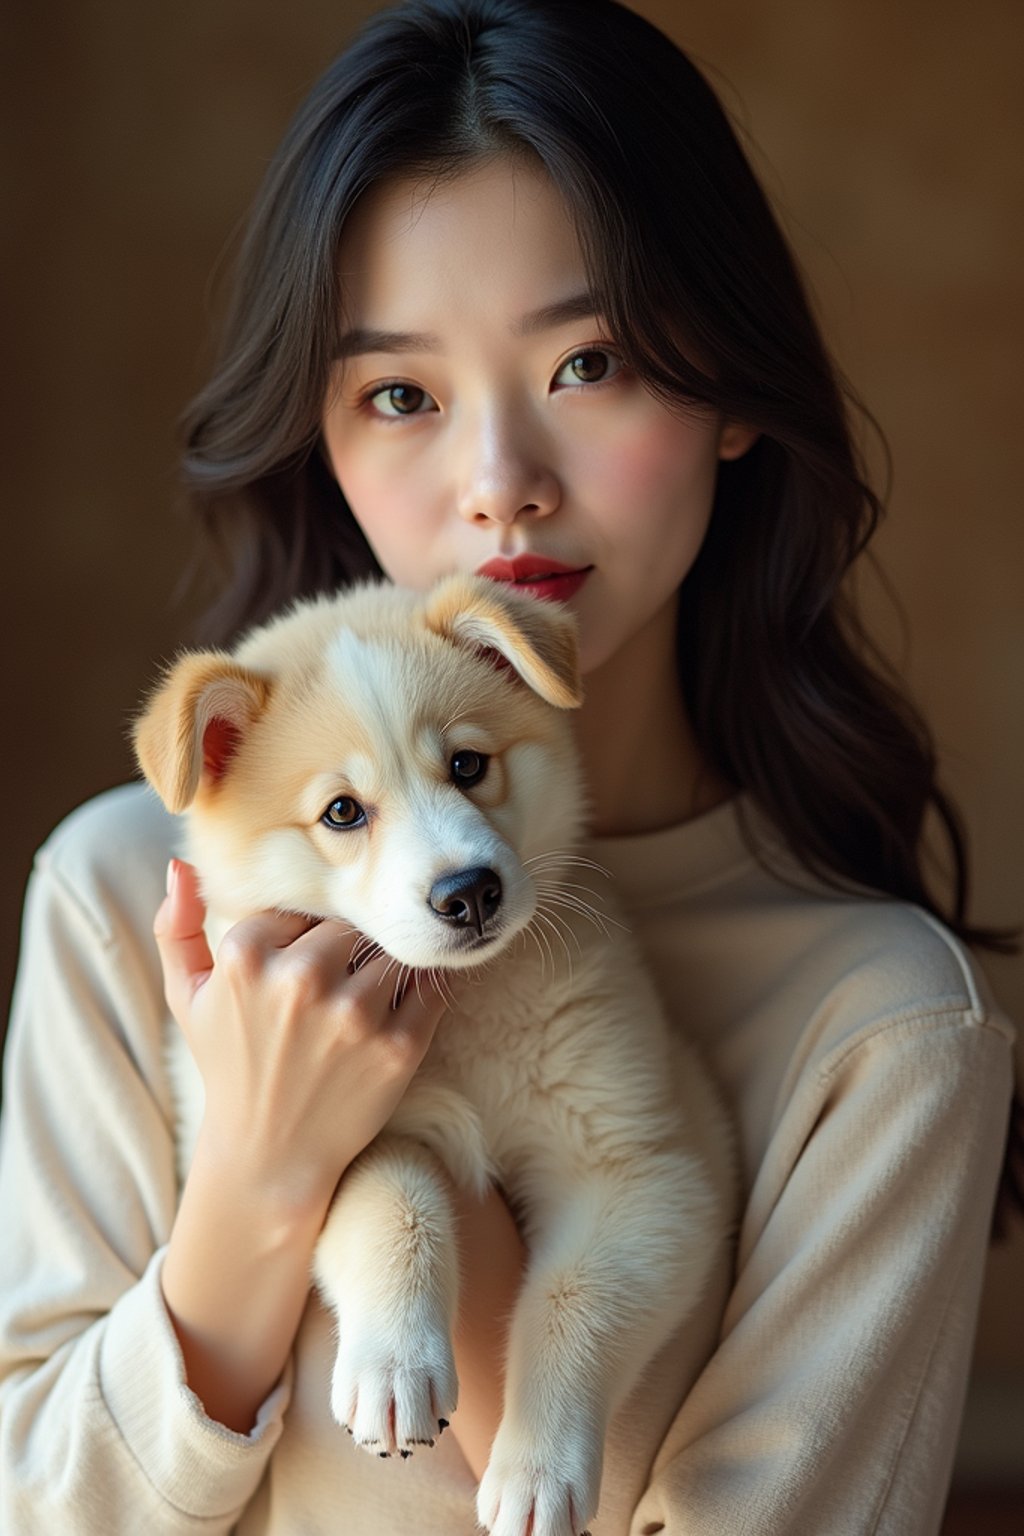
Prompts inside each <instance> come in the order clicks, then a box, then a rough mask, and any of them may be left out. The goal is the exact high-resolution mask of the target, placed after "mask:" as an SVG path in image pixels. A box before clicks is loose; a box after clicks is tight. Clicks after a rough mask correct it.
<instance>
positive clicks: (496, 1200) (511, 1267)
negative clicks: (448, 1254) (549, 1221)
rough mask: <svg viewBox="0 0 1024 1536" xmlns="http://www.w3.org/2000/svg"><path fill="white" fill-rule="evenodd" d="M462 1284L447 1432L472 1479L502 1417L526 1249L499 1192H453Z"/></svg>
mask: <svg viewBox="0 0 1024 1536" xmlns="http://www.w3.org/2000/svg"><path fill="white" fill-rule="evenodd" d="M455 1203H456V1211H457V1214H458V1218H459V1256H460V1266H461V1283H460V1294H459V1315H458V1320H457V1323H456V1327H455V1334H454V1340H453V1343H454V1349H455V1368H456V1371H457V1373H458V1378H459V1407H458V1412H457V1413H456V1414H455V1415H454V1417H453V1419H452V1433H453V1434H454V1435H455V1436H456V1438H457V1440H458V1442H459V1447H460V1449H461V1451H462V1454H463V1455H464V1456H465V1458H466V1460H467V1462H468V1463H469V1465H470V1467H471V1468H472V1470H473V1473H474V1475H475V1476H476V1477H477V1478H480V1477H482V1476H483V1472H484V1468H485V1467H486V1465H487V1461H488V1458H489V1457H490V1453H491V1445H492V1443H493V1440H494V1437H495V1435H496V1434H497V1431H498V1425H499V1424H500V1423H501V1415H502V1408H503V1401H504V1386H505V1350H506V1345H507V1341H508V1324H509V1320H510V1318H511V1316H512V1311H513V1308H514V1307H515V1303H516V1298H517V1296H518V1295H519V1288H520V1285H521V1283H522V1276H523V1269H524V1266H525V1262H526V1249H525V1247H524V1245H523V1241H522V1238H521V1237H520V1236H519V1231H518V1228H517V1227H516V1224H515V1221H514V1220H513V1218H512V1214H511V1212H510V1211H509V1208H508V1206H507V1204H506V1203H505V1199H504V1197H503V1196H502V1195H501V1194H500V1193H499V1191H498V1190H496V1189H492V1190H490V1191H489V1193H488V1194H487V1196H486V1197H485V1198H484V1200H483V1201H482V1202H481V1201H479V1200H477V1199H476V1197H475V1196H474V1195H472V1194H467V1193H465V1192H457V1193H456V1196H455Z"/></svg>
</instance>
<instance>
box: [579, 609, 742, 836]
mask: <svg viewBox="0 0 1024 1536" xmlns="http://www.w3.org/2000/svg"><path fill="white" fill-rule="evenodd" d="M675 628H676V609H675V604H674V603H671V604H667V605H666V607H665V608H664V609H662V610H661V611H660V612H659V613H657V614H655V615H654V617H653V618H652V619H651V621H650V622H649V623H648V625H647V626H646V627H645V628H644V629H643V630H641V631H640V632H639V633H638V634H637V635H635V636H633V638H632V639H631V640H629V641H628V642H627V643H626V644H625V645H624V646H623V647H622V648H621V649H620V650H618V651H617V652H616V653H615V655H614V656H612V657H611V658H610V659H609V660H608V661H606V662H604V663H603V664H602V665H601V666H600V667H597V668H595V670H594V671H592V672H590V673H588V674H587V676H586V678H585V679H584V690H585V699H584V703H583V706H582V708H581V709H580V710H579V711H578V713H577V714H576V715H575V717H574V724H575V728H576V742H577V746H578V748H579V751H580V754H581V757H582V761H583V770H584V774H585V777H586V781H587V789H588V792H589V803H590V812H591V813H590V816H589V818H588V829H589V831H590V833H591V834H592V835H593V836H596V837H614V836H620V837H621V836H627V835H629V834H636V833H641V832H659V831H662V830H664V829H665V828H666V827H672V826H677V825H678V824H679V823H680V822H684V821H690V820H692V819H693V818H694V817H696V816H700V815H703V813H704V812H705V811H709V810H711V809H712V808H713V807H714V806H716V805H718V804H720V802H721V801H723V800H725V799H727V798H728V797H729V795H730V793H731V790H730V787H729V785H728V784H727V783H725V781H724V780H722V779H721V778H719V777H718V775H717V774H716V773H715V772H714V770H713V769H712V768H711V766H710V764H708V763H707V762H706V761H705V759H704V756H703V754H702V752H701V751H700V748H699V746H698V744H697V741H696V739H695V737H694V734H693V731H692V728H691V726H690V721H689V717H688V715H687V712H686V707H685V705H684V703H683V697H682V690H681V688H680V686H679V676H678V666H677V662H676V647H675Z"/></svg>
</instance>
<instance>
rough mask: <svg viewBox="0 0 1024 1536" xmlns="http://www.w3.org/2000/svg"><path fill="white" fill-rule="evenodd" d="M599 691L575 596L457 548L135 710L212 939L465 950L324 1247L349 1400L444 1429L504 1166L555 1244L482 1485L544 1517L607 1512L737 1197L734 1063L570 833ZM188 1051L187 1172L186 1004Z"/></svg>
mask: <svg viewBox="0 0 1024 1536" xmlns="http://www.w3.org/2000/svg"><path fill="white" fill-rule="evenodd" d="M580 699H581V693H580V681H579V675H578V663H577V654H576V638H575V626H574V622H573V620H572V617H571V615H570V614H569V613H568V611H567V610H565V609H563V608H562V607H561V606H560V605H557V604H551V603H545V602H541V601H538V600H536V599H535V598H533V597H531V596H529V595H527V594H524V593H519V592H516V591H514V590H512V589H510V588H507V587H503V586H499V585H496V584H494V583H491V582H487V581H484V580H483V579H481V578H476V577H462V576H453V577H449V578H447V579H445V580H444V581H442V582H441V583H440V584H439V585H437V586H436V587H435V588H434V589H433V590H432V591H431V592H429V593H427V594H425V595H423V594H417V593H413V592H408V591H403V590H401V589H398V588H395V587H392V586H386V585H375V584H368V585H364V586H362V587H359V588H355V589H352V590H350V591H348V592H345V593H342V594H341V595H340V596H337V597H334V598H320V599H317V600H314V601H307V602H303V603H300V604H298V605H297V606H295V607H294V608H293V609H292V610H290V611H289V612H287V613H285V614H284V615H283V616H281V617H279V618H277V619H274V620H272V621H271V622H270V623H268V624H267V625H265V626H264V627H262V628H260V629H257V630H255V631H254V632H252V633H251V634H249V635H248V636H247V637H246V638H245V639H244V640H243V641H242V643H241V644H240V645H238V646H237V648H236V649H235V651H234V652H233V654H230V655H228V654H225V653H222V652H207V653H199V654H186V655H185V656H183V657H182V658H181V659H179V660H178V661H177V663H176V664H175V665H173V666H172V667H171V668H170V669H169V671H168V673H167V674H166V676H165V677H164V679H163V681H162V683H161V684H160V685H159V687H158V688H157V690H156V691H155V693H154V694H153V696H152V697H151V699H150V701H149V702H148V705H147V706H146V708H145V710H144V712H143V713H142V714H141V716H140V717H139V719H138V720H137V722H136V725H135V745H136V752H137V756H138V760H139V763H140V765H141V768H142V771H143V773H144V774H145V776H146V778H147V779H148V781H149V783H150V784H151V785H152V786H153V788H154V789H155V790H156V791H157V793H158V794H159V795H160V797H161V799H162V800H163V802H164V804H165V805H166V806H167V808H168V809H169V810H170V811H173V812H176V813H179V814H181V815H182V816H183V817H184V819H185V824H186V832H185V848H184V852H185V856H186V857H187V858H188V859H189V860H190V861H191V862H192V863H194V864H195V865H196V867H197V868H198V870H199V873H200V877H201V881H202V886H203V891H204V894H205V896H206V899H207V902H208V905H209V913H210V919H209V933H210V939H211V943H212V945H213V946H214V948H215V947H216V945H217V943H219V941H220V938H221V937H222V936H223V934H224V932H225V931H226V930H227V928H228V927H230V926H231V925H232V924H233V923H235V922H237V921H238V920H239V919H241V918H242V917H245V916H246V915H249V914H252V913H254V912H257V911H260V910H264V909H267V908H272V907H273V908H278V909H282V910H286V911H296V912H302V913H309V914H312V915H315V916H331V917H338V918H343V919H345V920H346V921H348V922H349V923H351V924H352V925H353V926H354V927H355V928H357V929H358V930H360V932H361V933H362V934H364V935H366V936H367V938H368V939H369V940H372V941H373V943H374V944H375V945H377V946H379V948H380V949H381V950H383V951H385V952H386V953H387V954H388V955H390V956H392V957H393V958H394V960H395V962H396V963H397V965H398V966H399V967H403V968H404V967H408V968H410V970H411V968H416V969H419V970H424V971H434V972H443V974H444V979H445V984H446V986H447V988H448V990H449V991H450V993H451V997H452V1003H451V1008H450V1011H449V1012H448V1013H447V1014H446V1016H445V1017H444V1018H443V1019H442V1021H441V1024H440V1026H439V1027H438V1029H437V1032H436V1034H435V1036H434V1040H433V1042H432V1044H431V1047H430V1050H429V1052H428V1054H427V1056H426V1058H425V1060H424V1062H423V1064H422V1066H421V1067H420V1069H419V1071H418V1073H417V1075H416V1077H415V1078H414V1080H413V1082H412V1084H411V1086H410V1087H409V1089H408V1091H407V1092H406V1094H405V1097H404V1099H403V1101H402V1103H401V1105H400V1106H399V1108H398V1110H397V1112H396V1113H395V1115H394V1116H393V1118H392V1119H391V1121H390V1122H389V1124H388V1126H387V1127H386V1129H385V1131H384V1132H383V1133H382V1134H381V1135H380V1136H379V1137H378V1138H377V1139H376V1140H375V1141H374V1142H373V1143H372V1144H371V1145H370V1146H369V1147H368V1148H367V1149H366V1150H365V1151H364V1152H363V1153H362V1155H361V1156H360V1157H359V1158H357V1159H356V1161H355V1162H354V1163H353V1164H352V1166H351V1167H350V1168H349V1169H348V1170H347V1172H346V1173H345V1176H344V1178H343V1179H342V1181H341V1184H340V1186H339V1189H338V1192H337V1194H336V1196H335V1199H334V1202H333V1204H332V1207H331V1210H330V1213H329V1215H328V1218H327V1221H326V1224H325V1226H324V1230H323V1233H322V1235H321V1238H320V1241H319V1245H318V1248H317V1251H316V1256H315V1263H314V1270H315V1278H316V1282H317V1285H318V1287H319V1289H320V1291H321V1293H322V1295H323V1298H324V1300H325V1301H326V1303H327V1304H328V1305H329V1306H330V1307H331V1308H333V1310H334V1312H335V1313H336V1315H337V1336H338V1352H337V1359H336V1362H335V1365H334V1370H333V1378H332V1389H331V1407H332V1410H333V1413H334V1415H335V1417H336V1418H337V1420H338V1421H339V1423H341V1424H343V1425H346V1426H348V1427H349V1428H350V1429H351V1431H352V1435H353V1438H354V1440H355V1442H356V1444H358V1445H361V1446H365V1447H367V1448H368V1449H370V1450H373V1451H375V1452H377V1453H378V1454H380V1453H386V1452H390V1451H395V1450H402V1449H408V1448H410V1447H412V1446H417V1445H422V1444H423V1443H424V1442H430V1441H432V1439H433V1436H434V1435H435V1433H436V1431H437V1427H438V1418H439V1416H440V1417H442V1418H448V1417H449V1416H450V1415H451V1414H452V1412H453V1410H454V1408H455V1403H456V1395H457V1382H456V1378H455V1371H454V1367H453V1360H452V1346H451V1330H452V1323H453V1318H454V1315H455V1309H456V1307H457V1304H458V1278H459V1275H458V1253H457V1235H456V1232H455V1227H454V1217H453V1211H452V1203H451V1199H450V1188H451V1183H454V1184H456V1185H459V1186H463V1187H467V1186H468V1187H470V1188H472V1189H474V1190H477V1191H479V1192H481V1193H482V1192H483V1191H484V1190H485V1189H486V1188H487V1186H488V1182H489V1181H492V1180H493V1181H495V1182H497V1183H499V1184H500V1186H501V1188H502V1189H503V1190H504V1191H505V1193H506V1195H507V1197H508V1199H509V1201H510V1203H511V1205H512V1207H513V1209H514V1210H515V1211H516V1213H517V1215H518V1217H519V1220H520V1224H521V1228H522V1232H523V1236H524V1239H525V1243H526V1246H527V1249H528V1252H529V1262H528V1267H527V1272H526V1275H525V1279H524V1283H523V1286H522V1290H521V1293H520V1296H519V1299H518V1302H517V1305H516V1308H515V1312H514V1316H513V1318H512V1321H511V1327H510V1336H509V1345H508V1360H507V1369H506V1387H505V1408H504V1417H503V1419H502V1423H501V1426H500V1429H499V1432H498V1434H497V1437H496V1439H495V1441H494V1445H493V1448H492V1453H491V1458H490V1462H489V1464H488V1467H487V1470H486V1473H485V1475H484V1478H483V1480H482V1482H481V1484H480V1488H479V1493H478V1506H477V1508H478V1515H479V1518H480V1520H481V1522H482V1524H483V1525H485V1526H486V1527H487V1528H488V1529H489V1530H491V1531H492V1532H494V1533H495V1536H522V1533H523V1532H524V1531H525V1530H526V1529H527V1528H528V1526H529V1521H530V1517H531V1513H532V1521H533V1523H532V1527H530V1528H531V1529H532V1531H533V1536H565V1533H567V1532H570V1531H571V1532H572V1533H573V1536H578V1533H579V1532H580V1531H581V1529H582V1527H583V1525H584V1524H585V1523H586V1521H587V1520H588V1519H589V1518H590V1517H591V1516H592V1515H593V1514H594V1512H595V1511H596V1508H597V1502H598V1492H599V1485H600V1477H601V1465H602V1447H603V1443H604V1437H605V1432H606V1428H607V1425H608V1422H609V1418H610V1416H611V1414H612V1413H613V1412H614V1410H615V1408H616V1406H617V1405H618V1404H619V1403H620V1402H621V1401H622V1400H623V1398H624V1397H625V1396H626V1394H627V1393H628V1392H629V1391H630V1389H631V1388H632V1387H633V1386H634V1385H635V1383H636V1382H637V1380H638V1378H639V1376H640V1373H641V1371H642V1369H643V1367H644V1365H645V1364H646V1362H647V1361H648V1360H649V1359H650V1357H651V1356H652V1355H653V1354H654V1352H655V1351H656V1350H657V1349H658V1348H659V1346H660V1345H661V1344H663V1343H664V1342H665V1341H666V1340H667V1339H668V1337H669V1336H670V1335H671V1334H672V1332H673V1331H674V1330H675V1329H676V1328H677V1326H678V1325H679V1324H680V1323H681V1322H682V1321H683V1320H684V1319H685V1317H686V1315H687V1314H688V1312H689V1311H690V1310H691V1309H692V1308H693V1306H694V1304H695V1303H696V1301H697V1300H698V1298H699V1297H700V1295H701V1293H702V1290H703V1288H704V1286H705V1284H706V1283H707V1280H708V1277H709V1275H710V1273H711V1271H712V1270H713V1268H714V1266H715V1265H716V1263H717V1261H718V1260H719V1258H720V1255H721V1252H722V1244H723V1243H724V1242H725V1241H726V1239H727V1233H728V1228H729V1224H730V1216H731V1212H730V1211H729V1210H728V1209H727V1208H726V1207H727V1205H728V1201H727V1200H726V1201H723V1196H722V1190H723V1178H722V1170H723V1168H725V1167H727V1165H728V1158H729V1154H728V1146H727V1135H726V1132H725V1129H724V1126H723V1123H722V1119H721V1115H720V1112H719V1111H718V1110H717V1109H716V1108H715V1103H714V1096H713V1092H712V1090H711V1087H710V1085H709V1084H708V1083H707V1081H706V1080H705V1078H704V1077H703V1075H702V1072H701V1069H700V1067H699V1065H698V1063H697V1061H696V1060H695V1058H694V1057H693V1056H692V1054H691V1053H690V1052H689V1051H688V1050H687V1048H686V1047H685V1046H684V1044H683V1042H682V1041H681V1040H680V1039H679V1037H678V1035H677V1034H674V1033H671V1032H670V1030H669V1027H668V1025H667V1023H666V1021H665V1019H664V1017H663V1014H662V1011H661V1009H660V1006H659V1003H658V1001H657V998H656V995H655V992H654V989H653V986H652V984H651V982H650V981H649V979H648V977H647V975H646V972H645V970H644V968H643V966H642V965H641V963H640V961H639V959H638V956H637V953H636V951H635V950H634V947H633V944H632V942H631V941H630V939H629V937H628V934H627V932H626V931H625V929H624V927H622V926H621V925H620V924H619V923H618V921H617V920H616V919H614V918H613V917H612V916H611V915H610V914H609V913H608V907H607V897H606V896H605V895H603V893H602V892H601V891H600V889H599V888H600V885H601V880H600V874H599V872H598V871H597V869H596V866H593V865H591V864H590V863H589V862H588V861H587V860H585V859H582V858H581V857H580V856H579V855H578V854H576V853H574V852H573V849H574V847H575V846H576V844H577V843H578V841H579V839H580V836H581V832H582V824H583V816H584V791H583V786H582V783H581V778H580V769H579V766H578V763H577V760H576V756H575V753H574V748H573V740H572V731H571V724H570V720H569V717H568V715H567V713H566V711H568V710H571V709H572V708H574V707H575V706H577V705H578V704H579V703H580ZM602 901H604V903H605V905H604V907H603V908H602V905H601V903H602ZM408 974H409V972H400V973H399V978H398V979H399V982H401V980H403V979H405V980H407V979H408ZM170 1049H171V1051H172V1054H173V1056H174V1058H175V1073H176V1077H177V1080H178V1084H179V1088H180V1093H181V1124H180V1144H181V1150H182V1165H183V1168H184V1167H185V1166H187V1161H188V1157H189V1154H190V1150H191V1147H192V1144H193V1142H194V1138H195V1135H196V1132H197V1129H198V1125H199V1122H200V1119H201V1114H202V1084H201V1080H200V1079H199V1077H198V1073H197V1072H196V1069H195V1067H194V1064H193V1063H192V1062H191V1058H190V1056H189V1053H188V1050H187V1047H186V1046H185V1044H184V1041H183V1038H182V1037H181V1035H180V1033H179V1032H178V1031H177V1030H175V1031H174V1034H173V1038H172V1041H171V1044H170ZM449 1181H451V1182H449Z"/></svg>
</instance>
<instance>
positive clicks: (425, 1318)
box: [314, 1137, 458, 1455]
mask: <svg viewBox="0 0 1024 1536" xmlns="http://www.w3.org/2000/svg"><path fill="white" fill-rule="evenodd" d="M314 1274H315V1276H316V1280H317V1284H318V1286H319V1288H320V1291H321V1293H322V1294H323V1296H324V1298H325V1300H326V1301H327V1302H328V1304H329V1305H330V1306H331V1307H332V1308H333V1309H334V1311H335V1313H336V1314H337V1320H338V1354H337V1358H336V1360H335V1365H334V1374H333V1378H332V1383H331V1408H332V1411H333V1413H334V1417H335V1418H336V1419H337V1420H338V1423H339V1424H342V1425H344V1426H345V1427H346V1428H347V1429H349V1430H350V1431H351V1434H352V1436H353V1438H354V1440H355V1442H356V1444H357V1445H362V1446H365V1447H366V1449H368V1450H372V1451H375V1452H377V1454H378V1455H388V1454H390V1453H392V1452H394V1451H405V1452H407V1453H408V1452H409V1451H411V1450H412V1449H414V1448H415V1447H416V1446H417V1445H432V1444H433V1442H434V1438H435V1436H436V1435H437V1433H438V1421H439V1419H448V1418H450V1417H451V1414H452V1411H453V1409H454V1407H455V1402H456V1398H457V1395H458V1383H457V1381H456V1377H455V1365H454V1361H453V1358H452V1346H451V1333H452V1322H453V1319H454V1315H455V1307H456V1304H457V1300H458V1249H457V1246H456V1235H455V1221H454V1213H453V1210H452V1205H451V1200H450V1198H449V1194H448V1190H447V1187H446V1184H445V1180H444V1178H443V1176H442V1174H441V1172H440V1169H439V1166H438V1164H437V1162H436V1161H435V1159H434V1158H433V1157H432V1156H431V1154H430V1153H429V1152H427V1151H426V1150H425V1149H424V1148H423V1147H421V1146H418V1145H417V1144H416V1143H415V1142H411V1141H403V1140H401V1139H398V1138H391V1137H382V1138H379V1139H378V1140H377V1141H375V1142H374V1143H372V1145H371V1146H369V1147H368V1148H367V1149H366V1151H365V1152H364V1153H362V1155H361V1156H360V1157H359V1158H357V1160H356V1161H355V1162H354V1163H353V1164H352V1167H351V1168H350V1169H349V1170H348V1172H347V1173H346V1174H345V1177H344V1179H343V1180H342V1182H341V1185H340V1187H339V1189H338V1193H337V1195H336V1196H335V1199H334V1204H333V1205H332V1207H331V1210H330V1212H329V1214H328V1217H327V1222H326V1224H325V1226H324V1230H323V1233H322V1235H321V1237H320V1241H319V1243H318V1245H317V1249H316V1253H315V1256H314Z"/></svg>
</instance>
